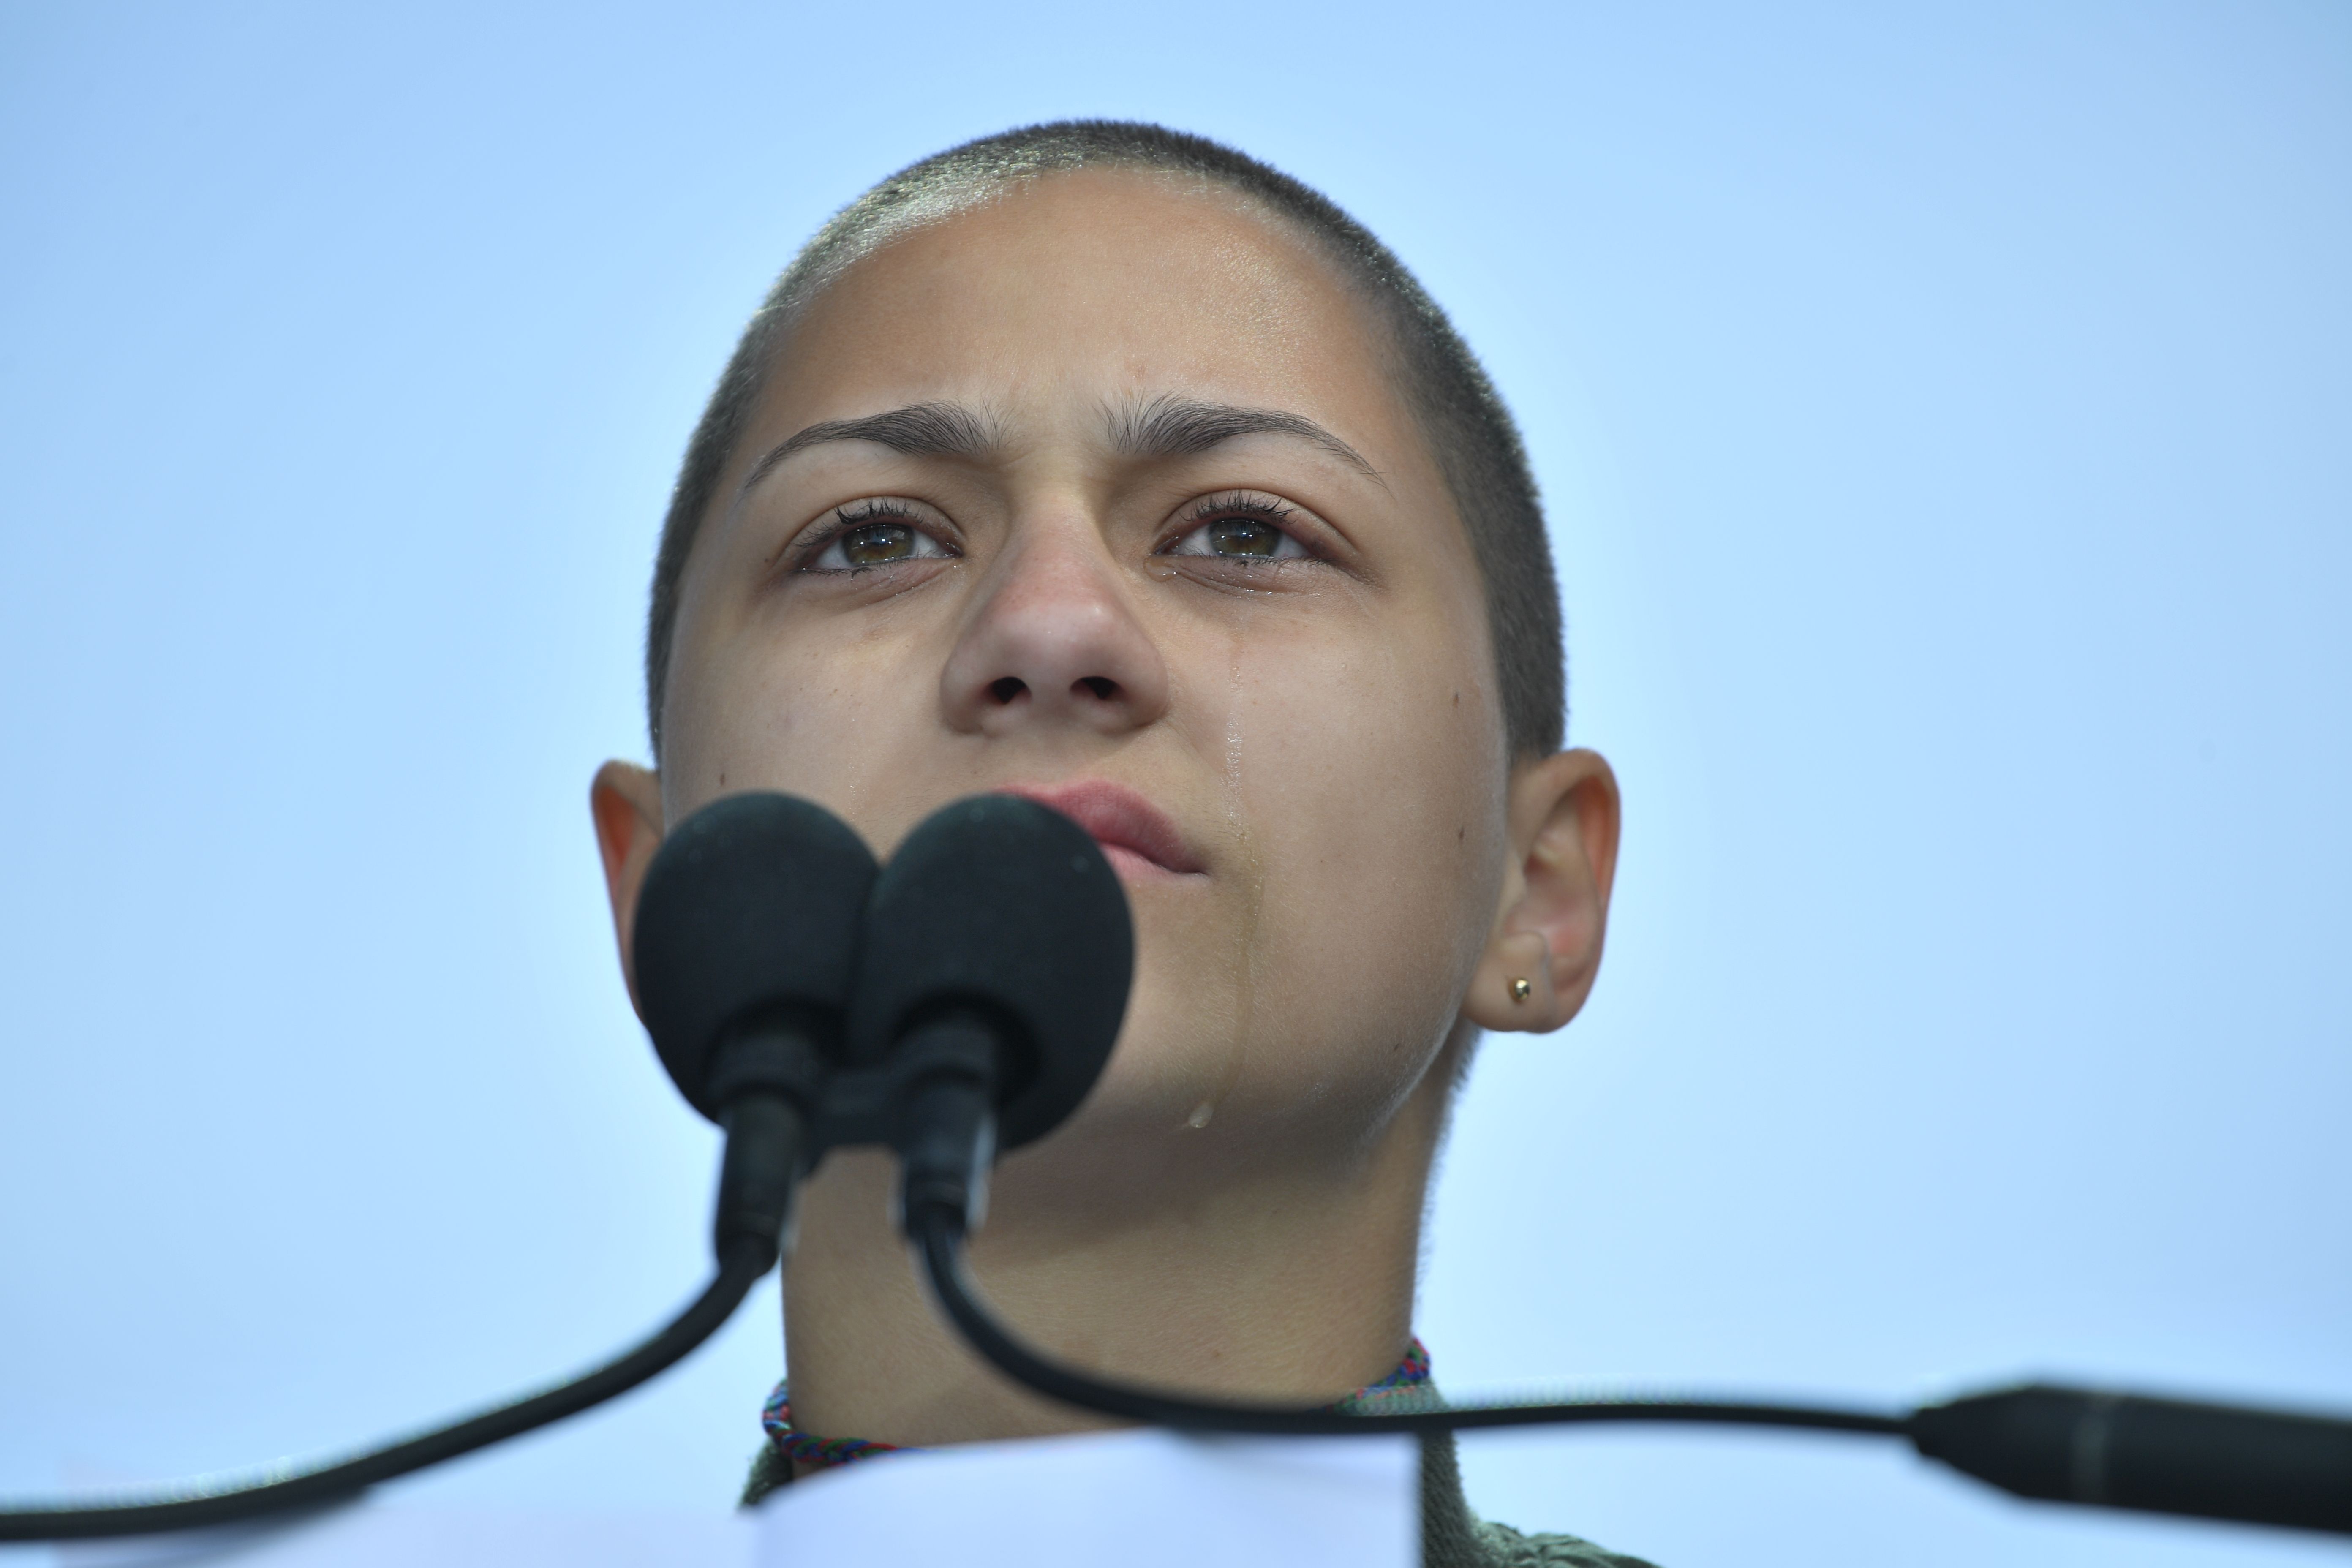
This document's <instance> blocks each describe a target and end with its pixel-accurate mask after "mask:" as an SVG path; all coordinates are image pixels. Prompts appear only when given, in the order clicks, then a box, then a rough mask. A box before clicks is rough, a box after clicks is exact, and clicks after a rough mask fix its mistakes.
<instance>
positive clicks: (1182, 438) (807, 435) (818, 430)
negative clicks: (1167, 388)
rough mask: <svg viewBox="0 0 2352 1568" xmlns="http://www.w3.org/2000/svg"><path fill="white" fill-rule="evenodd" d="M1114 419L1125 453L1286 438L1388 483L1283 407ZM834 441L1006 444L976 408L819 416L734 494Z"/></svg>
mask: <svg viewBox="0 0 2352 1568" xmlns="http://www.w3.org/2000/svg"><path fill="white" fill-rule="evenodd" d="M1109 423H1110V438H1111V446H1112V447H1113V448H1114V449H1115V450H1116V451H1118V454H1119V455H1120V456H1121V457H1127V458H1191V457H1197V456H1199V455H1200V454H1201V453H1202V452H1206V451H1208V450H1210V449H1211V448H1213V447H1218V446H1221V445H1223V443H1225V442H1227V441H1234V440H1238V439H1240V438H1241V437H1244V436H1289V437H1296V438H1297V439H1299V440H1303V441H1307V442H1311V443H1312V444H1313V445H1315V446H1317V447H1320V448H1321V449H1322V450H1324V451H1325V452H1328V453H1329V454H1330V455H1331V456H1332V457H1335V458H1339V460H1340V461H1341V462H1343V463H1346V464H1347V465H1348V466H1349V467H1350V468H1355V469H1357V470H1359V471H1360V472H1361V473H1362V474H1363V475H1364V476H1365V477H1366V478H1368V479H1371V480H1372V481H1373V482H1374V483H1376V484H1381V485H1383V486H1385V485H1386V483H1387V481H1386V480H1384V479H1381V474H1380V470H1379V469H1377V468H1373V467H1372V465H1371V464H1370V463H1369V462H1367V461H1365V459H1364V457H1363V454H1362V453H1360V452H1359V451H1357V450H1356V449H1355V448H1354V447H1350V446H1349V445H1348V443H1346V442H1345V441H1342V440H1340V439H1339V437H1337V436H1334V435H1333V434H1331V432H1330V431H1328V430H1326V429H1325V428H1324V427H1323V426H1320V425H1318V424H1317V423H1315V421H1314V420H1312V419H1309V418H1307V416H1305V415H1303V414H1290V413H1286V412H1284V411H1283V410H1282V409H1279V408H1244V407H1240V406H1238V405H1234V404H1230V403H1202V402H1201V401H1199V400H1198V399H1195V398H1190V397H1178V396H1175V395H1161V396H1159V397H1155V398H1152V399H1151V400H1150V402H1148V403H1142V404H1135V405H1128V406H1126V407H1122V408H1117V409H1114V410H1112V411H1111V413H1110V416H1109ZM832 441H870V442H872V443H874V444H875V445H876V446H877V447H888V448H889V449H890V450H891V451H894V452H897V453H898V454H900V455H901V456H904V457H909V458H987V457H991V456H993V455H994V454H995V453H997V452H999V451H1002V450H1003V447H1004V445H1005V440H1004V436H1003V431H1002V429H1001V428H1000V427H999V426H998V425H997V423H996V421H995V420H994V419H992V418H991V417H989V416H986V415H984V414H982V413H980V412H978V411H976V410H974V409H971V408H967V407H965V406H964V405H961V404H959V403H910V404H908V405H906V406H905V407H903V408H893V409H890V410H888V411H887V412H885V413H881V414H869V415H867V416H865V417H864V418H861V419H826V420H822V421H820V422H818V423H817V424H814V425H811V426H808V427H806V428H805V429H803V430H801V431H798V432H796V433H795V434H793V435H792V436H789V437H785V438H784V439H783V440H782V441H779V442H777V443H776V444H775V445H774V446H773V447H769V448H768V450H767V451H766V452H764V453H762V454H761V458H760V460H759V461H758V462H756V463H754V464H752V465H751V470H750V471H749V472H748V473H746V474H745V475H744V476H743V482H742V484H741V485H740V486H738V487H737V489H736V493H737V494H738V495H744V494H748V493H750V491H751V489H752V487H754V486H756V485H757V484H758V483H759V482H760V481H761V479H766V478H767V477H768V476H769V475H770V474H771V473H772V472H774V471H775V469H776V468H777V467H778V466H779V465H781V464H782V462H783V461H784V460H785V459H786V458H790V457H792V456H793V455H794V454H795V453H798V452H803V451H806V450H807V449H808V448H809V447H818V446H823V445H824V444H826V443H827V442H832Z"/></svg>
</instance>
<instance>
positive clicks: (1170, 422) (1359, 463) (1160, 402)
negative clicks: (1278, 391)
mask: <svg viewBox="0 0 2352 1568" xmlns="http://www.w3.org/2000/svg"><path fill="white" fill-rule="evenodd" d="M1110 436H1111V445H1112V446H1113V447H1115V448H1116V449H1117V450H1118V453H1119V454H1120V455H1121V456H1122V457H1129V458H1191V457H1195V456H1198V455H1199V454H1201V453H1202V452H1205V451H1208V450H1209V449H1210V448H1211V447H1216V446H1220V445H1222V444H1223V443H1224V442H1227V441H1233V440H1237V439H1239V438H1240V437H1244V436H1293V437H1298V438H1299V439H1301V440H1304V441H1310V442H1312V443H1314V444H1315V445H1316V446H1318V447H1321V448H1322V449H1323V450H1324V451H1326V452H1328V453H1329V454H1330V455H1331V456H1332V457H1335V458H1339V460H1340V461H1341V462H1343V463H1346V464H1347V465H1348V466H1349V468H1356V469H1359V470H1360V471H1361V472H1362V473H1363V475H1364V476H1365V477H1366V478H1367V479H1371V480H1372V481H1374V482H1375V483H1379V484H1385V483H1386V481H1385V480H1382V479H1381V475H1380V470H1379V469H1377V468H1373V467H1372V465H1371V464H1370V463H1368V462H1366V461H1365V460H1364V457H1363V454H1362V453H1360V452H1359V451H1357V450H1356V449H1355V448H1354V447H1350V446H1349V445H1348V443H1346V442H1345V441H1342V440H1340V439H1339V437H1337V436H1334V435H1333V434H1331V432H1330V431H1328V430H1326V429H1325V428H1323V426H1320V425H1318V424H1317V423H1315V421H1314V420H1312V419H1309V418H1307V416H1305V415H1302V414H1287V413H1285V412H1284V411H1283V410H1281V409H1279V408H1242V407H1237V406H1235V405H1233V404H1229V403H1202V402H1198V401H1196V400H1194V399H1192V398H1189V397H1177V396H1173V395H1162V396H1160V397H1155V398H1153V399H1152V400H1151V401H1150V402H1149V403H1145V404H1140V405H1129V406H1128V407H1125V408H1119V409H1115V410H1113V411H1112V413H1111V416H1110Z"/></svg>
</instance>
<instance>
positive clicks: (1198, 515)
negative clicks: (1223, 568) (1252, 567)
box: [1152, 490, 1322, 565]
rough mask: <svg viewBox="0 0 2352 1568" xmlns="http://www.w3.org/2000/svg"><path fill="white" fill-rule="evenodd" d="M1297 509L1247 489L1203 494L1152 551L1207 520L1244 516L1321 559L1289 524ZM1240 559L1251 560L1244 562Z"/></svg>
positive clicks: (1169, 546)
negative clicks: (1282, 534)
mask: <svg viewBox="0 0 2352 1568" xmlns="http://www.w3.org/2000/svg"><path fill="white" fill-rule="evenodd" d="M1297 510H1298V509H1297V507H1294V506H1286V505H1285V504H1284V503H1283V502H1281V501H1278V500H1273V499H1272V498H1270V497H1267V496H1262V495H1255V494H1253V493H1251V492H1249V491H1247V490H1227V491H1225V492H1223V494H1220V495H1211V496H1202V498H1201V499H1200V500H1196V501H1194V502H1193V503H1192V505H1191V506H1189V507H1187V508H1186V509H1185V510H1184V515H1183V517H1182V518H1181V520H1180V521H1179V522H1178V524H1177V527H1176V531H1175V532H1174V534H1173V535H1171V537H1170V539H1169V540H1168V542H1166V543H1164V544H1162V545H1160V548H1159V549H1157V550H1155V551H1153V552H1152V553H1153V554H1155V555H1166V554H1168V553H1169V552H1171V551H1173V550H1174V549H1175V548H1176V546H1177V545H1179V544H1181V543H1182V542H1184V541H1185V540H1187V539H1189V538H1191V537H1192V534H1193V533H1194V532H1196V531H1199V530H1201V529H1202V528H1205V527H1207V526H1208V525H1209V524H1210V523H1213V522H1223V521H1227V520H1229V519H1233V518H1247V519H1249V520H1250V521H1253V522H1263V523H1265V524H1266V525H1268V526H1269V527H1272V528H1275V529H1278V530H1280V531H1282V532H1283V533H1284V534H1286V535H1287V536H1288V537H1289V538H1290V540H1291V541H1292V542H1295V543H1296V544H1297V546H1298V548H1299V549H1301V550H1303V551H1305V552H1307V559H1309V560H1320V559H1322V554H1321V552H1319V551H1318V550H1317V549H1316V548H1315V547H1314V546H1313V545H1312V544H1310V543H1308V542H1307V539H1306V537H1305V536H1304V535H1303V534H1302V533H1300V532H1299V531H1297V529H1294V528H1292V527H1290V526H1288V520H1289V518H1290V517H1291V515H1292V514H1293V513H1294V512H1296V511H1297ZM1294 559H1295V557H1294ZM1241 564H1244V565H1246V564H1250V563H1247V562H1243V563H1241ZM1264 564H1266V565H1273V564H1275V563H1273V562H1266V563H1264Z"/></svg>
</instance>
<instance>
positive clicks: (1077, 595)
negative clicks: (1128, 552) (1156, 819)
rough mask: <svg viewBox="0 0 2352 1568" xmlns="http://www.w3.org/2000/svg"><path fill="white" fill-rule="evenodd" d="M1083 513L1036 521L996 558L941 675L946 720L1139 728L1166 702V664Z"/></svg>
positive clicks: (965, 724) (987, 726)
mask: <svg viewBox="0 0 2352 1568" xmlns="http://www.w3.org/2000/svg"><path fill="white" fill-rule="evenodd" d="M1120 590H1121V584H1120V583H1119V580H1118V568H1117V567H1116V566H1115V565H1114V563H1112V562H1111V560H1110V559H1109V557H1108V552H1106V551H1105V550H1104V548H1103V544H1102V540H1101V536H1100V535H1099V534H1098V533H1097V531H1095V529H1094V528H1093V527H1092V526H1091V525H1090V524H1078V525H1072V526H1066V527H1062V528H1058V529H1054V530H1050V531H1046V530H1043V529H1041V530H1040V531H1039V532H1038V533H1036V534H1034V535H1032V536H1031V537H1028V538H1026V539H1024V540H1022V541H1021V542H1019V543H1017V544H1016V545H1015V546H1014V547H1013V549H1012V550H1011V551H1010V552H1008V553H1007V554H1006V555H1005V556H1003V557H1002V558H1001V559H1000V560H999V561H998V562H997V563H996V568H995V570H994V571H993V572H992V573H991V574H990V577H989V581H988V582H987V584H986V585H985V587H984V589H983V596H982V600H981V602H980V604H979V605H978V606H977V607H976V609H975V611H974V613H973V615H972V617H971V620H970V621H969V622H967V623H966V625H965V627H964V631H963V635H962V637H961V638H960V639H959V640H958V642H957V644H956V647H955V651H954V652H953V653H951V654H950V655H949V657H948V663H947V668H946V669H945V670H943V671H942V672H941V674H940V703H941V706H942V708H943V709H944V710H945V714H946V718H947V721H948V724H949V726H950V728H951V729H955V730H958V731H963V732H966V733H971V734H985V735H1003V734H1011V733H1013V732H1015V731H1020V730H1023V729H1024V728H1029V727H1040V728H1044V727H1052V726H1060V725H1075V726H1077V727H1079V728H1082V729H1085V730H1089V731H1094V732H1096V733H1098V734H1104V735H1116V734H1121V733H1124V732H1127V731H1133V730H1139V729H1141V728H1143V727H1144V726H1145V725H1147V724H1150V723H1151V722H1152V721H1154V720H1157V719H1158V718H1159V717H1160V715H1161V714H1163V713H1165V712H1166V711H1167V710H1168V666H1167V664H1166V662H1165V661H1164V660H1163V659H1162V658H1160V649H1159V647H1157V646H1156V645H1155V644H1154V643H1153V642H1152V640H1151V638H1150V635H1149V634H1148V633H1146V632H1145V630H1144V628H1143V626H1141V625H1140V624H1139V622H1138V621H1137V620H1136V618H1135V613H1134V608H1133V606H1132V605H1130V604H1129V601H1128V598H1127V596H1126V595H1125V594H1124V593H1122V592H1121V591H1120Z"/></svg>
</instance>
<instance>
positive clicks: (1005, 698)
mask: <svg viewBox="0 0 2352 1568" xmlns="http://www.w3.org/2000/svg"><path fill="white" fill-rule="evenodd" d="M1028 689H1029V688H1028V687H1027V686H1026V685H1025V684H1024V683H1023V681H1022V679H1021V678H1020V677H1019V676H1017V675H1008V676H1005V677H1003V678H1002V679H997V680H992V681H990V682H989V683H988V694H989V695H990V696H991V697H993V698H995V699H996V700H998V701H999V702H1003V703H1010V702H1011V701H1012V700H1013V699H1014V698H1016V697H1018V696H1020V695H1021V694H1022V693H1023V692H1024V691H1026V690H1028Z"/></svg>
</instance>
